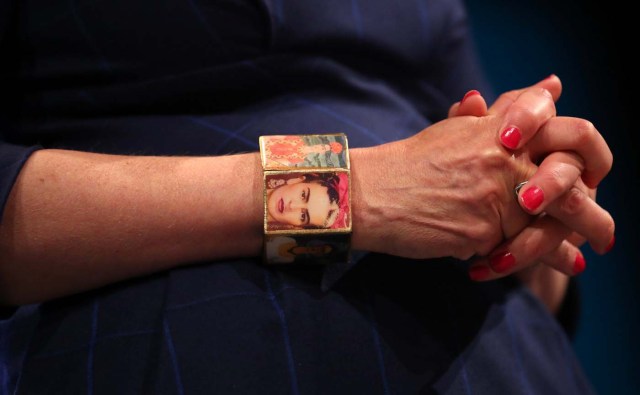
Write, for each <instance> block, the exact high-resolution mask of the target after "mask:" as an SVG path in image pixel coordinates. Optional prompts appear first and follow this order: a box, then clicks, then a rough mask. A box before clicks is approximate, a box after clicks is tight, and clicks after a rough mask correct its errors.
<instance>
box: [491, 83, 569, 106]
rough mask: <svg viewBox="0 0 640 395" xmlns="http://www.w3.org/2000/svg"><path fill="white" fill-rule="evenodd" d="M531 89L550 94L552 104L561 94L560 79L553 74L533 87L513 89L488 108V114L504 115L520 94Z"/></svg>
mask: <svg viewBox="0 0 640 395" xmlns="http://www.w3.org/2000/svg"><path fill="white" fill-rule="evenodd" d="M531 88H544V89H546V90H548V91H549V92H550V93H551V96H553V101H554V102H556V101H558V99H559V98H560V95H561V94H562V82H561V81H560V78H558V76H556V75H555V74H551V75H550V76H549V77H547V78H545V79H544V80H542V81H539V82H537V83H536V84H534V85H531V86H528V87H526V88H522V89H514V90H512V91H509V92H506V93H503V94H502V95H500V97H498V99H497V100H496V101H495V103H493V105H492V106H491V107H490V108H489V113H490V114H495V115H500V114H504V113H505V112H506V111H507V109H509V107H510V106H511V104H513V103H514V102H515V101H516V100H517V99H518V97H519V96H520V95H521V94H522V93H524V92H525V91H526V90H528V89H531Z"/></svg>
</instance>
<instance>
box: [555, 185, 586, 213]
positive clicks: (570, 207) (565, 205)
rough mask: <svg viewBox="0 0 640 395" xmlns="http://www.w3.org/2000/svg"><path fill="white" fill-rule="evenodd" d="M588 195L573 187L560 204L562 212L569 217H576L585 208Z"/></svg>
mask: <svg viewBox="0 0 640 395" xmlns="http://www.w3.org/2000/svg"><path fill="white" fill-rule="evenodd" d="M585 198H586V195H585V194H584V193H583V192H582V191H581V190H580V189H578V188H577V187H572V188H571V189H570V190H569V191H568V192H567V193H566V194H565V195H564V197H563V199H562V201H561V202H560V210H561V211H562V212H563V213H565V214H568V215H575V214H577V213H579V212H580V210H581V209H582V207H583V206H584V199H585Z"/></svg>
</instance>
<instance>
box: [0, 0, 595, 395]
mask: <svg viewBox="0 0 640 395" xmlns="http://www.w3.org/2000/svg"><path fill="white" fill-rule="evenodd" d="M0 40H1V47H0V51H1V52H0V53H1V54H2V62H0V63H1V64H0V68H1V74H0V75H1V77H0V78H1V80H0V82H1V85H0V86H1V89H0V100H1V101H2V106H1V108H2V110H1V111H2V113H1V116H2V120H1V122H2V123H1V124H0V135H1V141H0V207H3V205H4V202H5V201H6V198H7V195H8V193H9V191H10V190H11V187H12V185H13V183H14V181H15V178H16V176H17V174H18V172H19V171H20V169H21V166H22V165H23V163H24V162H25V160H26V159H27V158H28V156H29V154H30V153H31V152H33V150H35V149H39V148H64V149H73V150H83V151H91V152H101V153H118V154H133V155H222V154H231V153H236V152H246V151H255V150H257V141H258V136H260V135H262V134H274V133H291V134H300V133H322V132H344V133H347V135H348V136H349V142H350V145H351V146H352V147H364V146H372V145H377V144H380V143H384V142H388V141H393V140H397V139H401V138H405V137H408V136H410V135H412V134H414V133H416V132H418V131H420V130H422V129H423V128H425V127H427V126H429V125H430V124H431V123H433V122H436V121H438V120H440V119H442V118H444V117H445V116H446V112H447V109H448V107H449V105H450V104H451V103H453V102H455V101H457V100H459V99H460V98H461V97H462V96H463V95H464V93H465V92H466V91H467V90H469V89H479V90H481V91H482V92H485V93H486V92H489V91H490V89H489V88H488V87H487V86H486V84H485V83H484V81H483V79H482V74H481V71H480V69H479V67H478V65H477V61H476V59H475V57H474V54H473V46H472V41H471V38H470V37H469V31H468V25H467V19H466V14H465V10H464V7H463V3H462V1H457V0H456V1H454V0H416V1H413V0H406V1H405V0H403V1H390V0H387V1H384V0H366V1H365V0H324V1H309V0H307V1H303V0H218V1H212V0H163V1H157V0H156V1H151V0H138V1H129V0H126V1H125V0H109V1H100V0H93V1H89V0H68V1H60V0H24V1H17V0H16V1H8V0H5V1H0ZM322 276H323V271H322V269H321V268H314V267H312V268H309V267H286V268H278V269H272V268H266V267H264V266H262V265H261V264H260V259H259V258H258V257H256V258H255V259H241V260H231V261H217V262H208V263H207V262H205V263H202V262H199V263H197V264H195V263H194V265H192V266H188V267H181V268H179V269H175V270H170V271H166V272H162V273H157V274H155V275H152V276H148V277H144V278H138V279H132V280H129V281H124V282H121V283H117V284H113V285H110V286H107V287H104V288H101V289H97V290H94V291H91V292H86V293H82V294H78V295H74V296H70V297H66V298H61V299H58V300H55V301H51V302H47V303H43V304H39V305H29V306H22V307H20V308H18V309H17V310H15V311H13V312H12V314H9V315H6V316H5V319H3V320H1V321H0V394H29V395H31V394H76V393H78V394H181V395H182V394H589V393H592V389H591V386H590V384H589V382H588V380H587V379H586V378H585V377H584V374H583V372H582V370H581V368H580V366H579V363H578V362H577V359H576V357H575V355H574V354H573V351H572V349H571V345H570V343H569V341H568V339H567V336H566V334H565V332H564V331H563V329H562V328H561V327H560V325H559V324H558V322H557V321H556V320H555V319H554V317H552V316H550V315H549V313H548V312H547V311H546V310H545V308H544V307H543V306H542V305H541V303H540V302H539V301H538V300H537V299H536V298H535V297H534V296H532V295H531V294H530V293H529V292H528V291H527V290H526V289H524V288H522V287H521V286H520V285H519V284H517V283H516V282H514V281H512V280H509V279H507V280H503V281H495V282H491V283H487V284H475V283H472V282H471V281H470V280H468V278H467V275H466V270H465V266H464V263H462V262H456V261H451V260H431V261H417V260H408V259H400V258H395V257H391V256H385V255H380V254H368V255H365V256H364V257H362V259H361V260H360V261H359V262H358V264H357V265H355V267H354V268H352V269H351V270H350V271H348V272H347V273H346V274H344V275H343V276H342V277H341V278H340V279H339V281H337V282H336V283H335V284H334V285H333V286H332V287H331V288H330V289H329V290H323V289H322V288H321V286H320V284H321V280H322Z"/></svg>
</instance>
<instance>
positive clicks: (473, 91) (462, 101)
mask: <svg viewBox="0 0 640 395" xmlns="http://www.w3.org/2000/svg"><path fill="white" fill-rule="evenodd" d="M479 94H480V92H478V91H477V90H475V89H474V90H470V91H469V92H467V93H466V94H465V95H464V97H463V98H462V100H460V104H462V103H464V101H465V100H467V99H468V98H470V97H471V96H475V95H479Z"/></svg>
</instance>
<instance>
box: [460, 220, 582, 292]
mask: <svg viewBox="0 0 640 395" xmlns="http://www.w3.org/2000/svg"><path fill="white" fill-rule="evenodd" d="M569 235H571V230H570V229H568V228H567V227H566V226H565V225H564V224H562V223H560V222H559V221H558V220H557V219H555V218H552V217H549V216H546V215H544V216H540V217H538V218H536V219H535V221H534V222H533V223H532V224H531V225H530V226H528V227H526V228H524V229H523V230H522V231H521V232H520V233H519V234H517V235H516V236H515V237H513V238H511V239H510V240H508V241H507V242H505V243H504V244H502V245H501V246H499V247H497V248H496V249H495V250H494V252H493V253H491V254H490V255H489V257H486V258H481V259H480V260H479V261H477V262H476V263H474V265H472V266H471V267H470V268H469V276H470V277H471V278H472V279H474V280H478V281H480V280H490V279H495V278H500V277H504V276H506V275H508V274H511V273H513V272H516V271H520V270H523V269H525V268H527V267H529V266H532V265H534V264H536V262H537V261H538V260H539V259H540V258H541V257H544V256H546V255H548V254H551V253H553V252H554V251H555V250H556V249H557V248H559V247H560V245H561V244H563V242H564V240H565V239H566V237H568V236H569ZM569 245H571V244H570V243H569ZM563 248H566V247H563ZM574 248H576V247H575V246H574ZM576 249H577V248H576ZM575 259H576V258H575V257H574V260H575ZM553 262H554V263H558V262H560V261H553ZM554 267H555V266H554ZM555 268H556V269H558V270H560V271H562V272H563V273H568V274H570V273H572V270H573V266H572V265H571V266H569V265H567V263H566V262H563V263H562V264H558V266H557V267H555ZM487 269H489V270H487Z"/></svg>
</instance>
